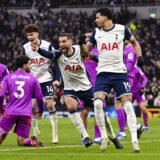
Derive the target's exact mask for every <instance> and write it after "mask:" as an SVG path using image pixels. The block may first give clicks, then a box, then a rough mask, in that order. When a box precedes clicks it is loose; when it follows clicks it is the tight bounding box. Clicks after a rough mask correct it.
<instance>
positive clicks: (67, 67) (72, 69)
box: [64, 65, 82, 72]
mask: <svg viewBox="0 0 160 160" xmlns="http://www.w3.org/2000/svg"><path fill="white" fill-rule="evenodd" d="M80 69H82V68H81V66H80V65H73V66H70V65H66V67H65V69H64V70H65V71H66V70H69V71H71V72H76V71H78V70H80Z"/></svg>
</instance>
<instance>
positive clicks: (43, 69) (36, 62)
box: [23, 40, 54, 83]
mask: <svg viewBox="0 0 160 160" xmlns="http://www.w3.org/2000/svg"><path fill="white" fill-rule="evenodd" d="M39 47H41V48H43V49H45V50H47V51H53V50H54V48H53V47H52V45H51V44H50V43H49V42H47V41H45V40H40V45H39ZM23 54H25V55H26V56H28V57H29V58H30V59H31V66H32V69H31V74H33V75H34V76H35V77H36V78H37V79H38V81H39V83H44V82H48V81H51V80H52V76H51V73H50V71H49V66H50V59H48V58H45V57H43V56H41V55H40V54H39V53H38V52H35V51H32V49H31V43H30V42H28V43H26V44H24V45H23Z"/></svg>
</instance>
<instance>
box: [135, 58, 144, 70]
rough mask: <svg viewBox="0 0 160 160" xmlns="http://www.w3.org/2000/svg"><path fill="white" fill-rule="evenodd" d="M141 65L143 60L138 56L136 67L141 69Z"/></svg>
mask: <svg viewBox="0 0 160 160" xmlns="http://www.w3.org/2000/svg"><path fill="white" fill-rule="evenodd" d="M143 64H144V62H143V58H142V56H139V57H138V60H137V66H138V67H142V66H143Z"/></svg>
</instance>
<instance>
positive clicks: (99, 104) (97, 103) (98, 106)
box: [94, 98, 103, 109]
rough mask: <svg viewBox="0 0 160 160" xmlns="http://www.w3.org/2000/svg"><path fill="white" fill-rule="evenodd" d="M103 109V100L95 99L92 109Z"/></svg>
mask: <svg viewBox="0 0 160 160" xmlns="http://www.w3.org/2000/svg"><path fill="white" fill-rule="evenodd" d="M102 108H103V100H102V99H100V98H97V99H95V100H94V109H102Z"/></svg>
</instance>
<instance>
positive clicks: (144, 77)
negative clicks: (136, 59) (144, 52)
mask: <svg viewBox="0 0 160 160" xmlns="http://www.w3.org/2000/svg"><path fill="white" fill-rule="evenodd" d="M139 75H140V77H141V80H142V82H141V87H143V88H145V86H146V85H147V77H146V76H145V74H144V73H143V72H142V71H141V69H140V71H139Z"/></svg>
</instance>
